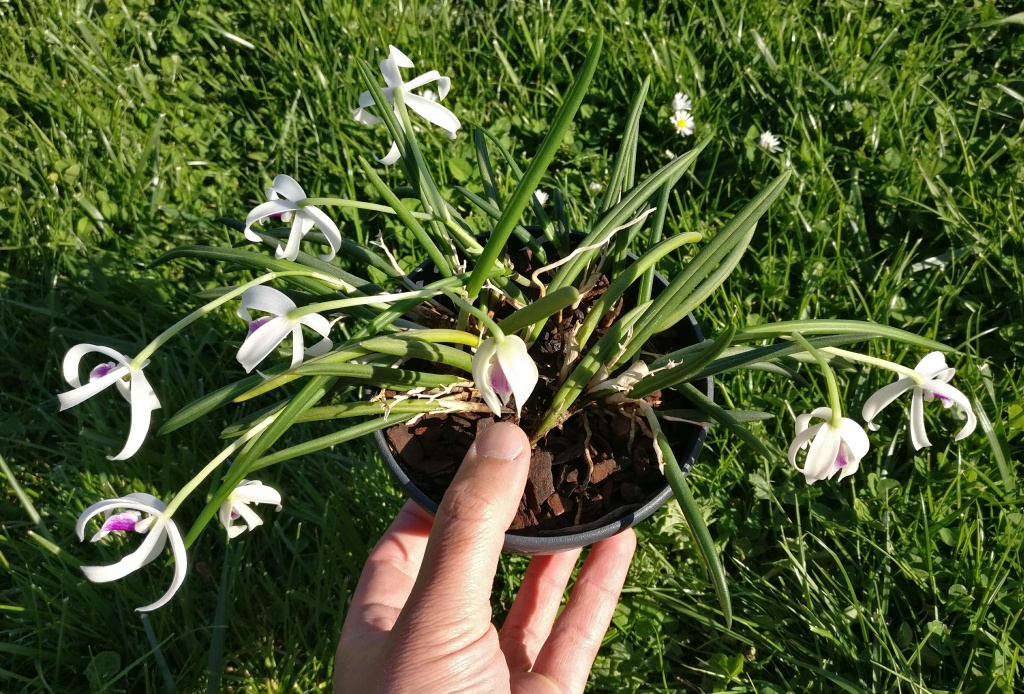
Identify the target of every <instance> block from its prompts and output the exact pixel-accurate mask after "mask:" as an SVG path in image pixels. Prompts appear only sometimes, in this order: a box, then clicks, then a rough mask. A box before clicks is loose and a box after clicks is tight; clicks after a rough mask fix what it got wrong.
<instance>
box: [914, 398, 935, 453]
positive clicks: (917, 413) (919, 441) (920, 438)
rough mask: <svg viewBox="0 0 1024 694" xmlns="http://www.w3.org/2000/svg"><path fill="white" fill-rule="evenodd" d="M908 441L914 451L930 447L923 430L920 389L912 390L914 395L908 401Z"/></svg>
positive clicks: (922, 408)
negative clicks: (912, 445)
mask: <svg viewBox="0 0 1024 694" xmlns="http://www.w3.org/2000/svg"><path fill="white" fill-rule="evenodd" d="M910 441H911V443H913V444H914V450H916V451H919V450H921V449H922V448H924V447H925V446H930V445H932V442H931V441H929V440H928V432H927V430H925V428H924V397H923V393H922V391H921V389H920V388H915V389H914V395H913V397H912V398H911V399H910Z"/></svg>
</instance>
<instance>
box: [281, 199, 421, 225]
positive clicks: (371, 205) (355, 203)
mask: <svg viewBox="0 0 1024 694" xmlns="http://www.w3.org/2000/svg"><path fill="white" fill-rule="evenodd" d="M298 205H299V207H307V206H309V205H318V206H321V205H322V206H326V207H352V208H355V209H358V210H369V211H370V212H383V213H384V214H395V210H394V209H393V208H391V207H389V206H387V205H378V204H377V203H375V202H363V201H361V200H348V199H346V198H306V199H305V200H300V201H299V203H298ZM409 214H411V215H412V216H413V217H415V218H416V219H423V220H431V219H434V215H432V214H429V213H427V212H410V213H409Z"/></svg>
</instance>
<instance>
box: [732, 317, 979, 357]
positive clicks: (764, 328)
mask: <svg viewBox="0 0 1024 694" xmlns="http://www.w3.org/2000/svg"><path fill="white" fill-rule="evenodd" d="M795 332H798V333H800V334H802V335H821V334H822V333H842V334H847V335H849V334H853V333H864V334H870V335H872V336H873V337H884V338H888V339H890V340H896V341H898V342H903V343H905V344H908V345H913V346H915V347H920V348H921V349H926V350H928V351H937V352H945V353H946V354H959V352H957V350H955V349H953V348H952V347H950V346H949V345H944V344H942V343H941V342H936V341H935V340H929V339H928V338H926V337H921V336H920V335H916V334H914V333H912V332H907V331H906V330H900V329H899V328H893V327H891V326H888V325H882V324H881V323H872V322H871V321H861V320H838V319H830V318H815V319H812V320H790V321H779V322H777V323H765V324H763V325H755V326H751V327H748V328H744V329H743V330H742V331H740V332H738V333H736V338H735V339H734V340H733V341H734V342H745V341H748V340H764V339H769V338H775V337H783V336H787V335H791V334H793V333H795Z"/></svg>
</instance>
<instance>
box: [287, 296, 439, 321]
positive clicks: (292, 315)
mask: <svg viewBox="0 0 1024 694" xmlns="http://www.w3.org/2000/svg"><path fill="white" fill-rule="evenodd" d="M439 293H440V292H437V291H434V290H430V289H421V290H418V291H415V292H398V293H397V294H375V295H372V296H356V297H350V298H348V299H337V300H335V301H322V302H320V303H316V304H308V305H306V306H300V307H299V308H297V309H295V310H294V311H289V312H288V316H287V317H288V320H298V319H299V318H301V317H302V316H308V315H310V314H311V313H320V312H321V311H335V310H338V309H342V308H350V307H352V306H365V305H367V304H370V305H375V304H379V305H380V306H381V307H382V308H384V307H386V306H387V304H390V303H392V302H394V301H401V300H403V299H430V298H431V297H435V296H437V295H438V294H439Z"/></svg>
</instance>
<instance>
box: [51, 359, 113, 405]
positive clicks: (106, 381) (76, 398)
mask: <svg viewBox="0 0 1024 694" xmlns="http://www.w3.org/2000/svg"><path fill="white" fill-rule="evenodd" d="M127 373H130V370H129V368H128V367H127V366H121V367H119V368H117V369H114V370H113V371H111V372H110V373H108V374H107V375H106V376H104V377H103V378H101V379H99V380H96V381H90V382H89V383H86V384H85V385H84V386H79V387H78V388H75V389H74V390H69V391H68V392H66V393H60V394H59V395H57V400H59V401H60V411H61V412H63V411H64V410H67V409H69V408H72V407H74V406H76V405H80V404H81V403H83V402H85V401H86V400H88V399H89V398H91V397H92V396H94V395H96V393H99V392H100V391H103V390H106V389H107V388H109V387H110V386H112V385H114V382H115V381H117V380H118V379H120V378H123V377H124V375H125V374H127ZM75 380H78V379H75Z"/></svg>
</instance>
